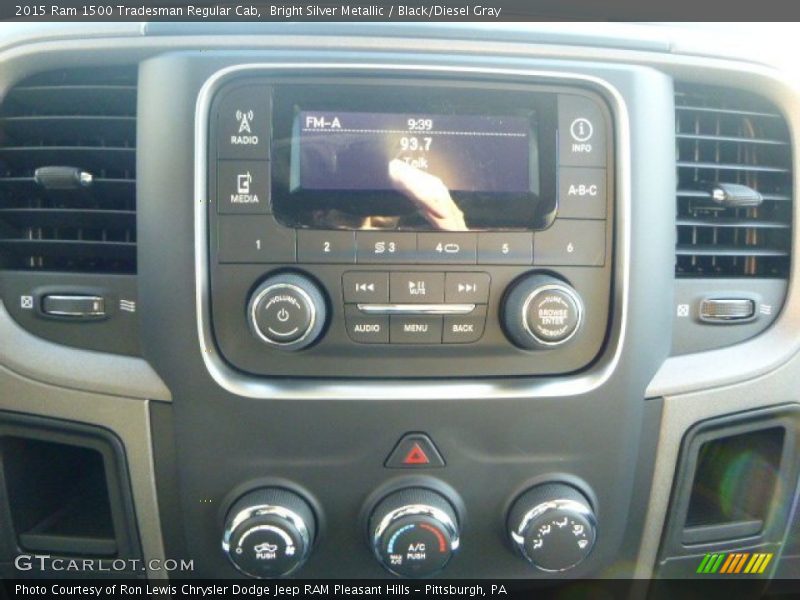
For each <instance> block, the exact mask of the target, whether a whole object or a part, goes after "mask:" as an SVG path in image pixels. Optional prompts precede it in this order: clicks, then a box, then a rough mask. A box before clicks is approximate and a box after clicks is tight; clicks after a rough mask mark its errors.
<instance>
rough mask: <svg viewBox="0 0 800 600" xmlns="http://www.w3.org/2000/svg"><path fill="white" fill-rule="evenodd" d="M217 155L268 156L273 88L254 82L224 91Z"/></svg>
mask: <svg viewBox="0 0 800 600" xmlns="http://www.w3.org/2000/svg"><path fill="white" fill-rule="evenodd" d="M217 119H218V120H217V156H218V158H239V159H242V158H243V159H248V158H249V159H257V160H268V159H269V119H270V91H269V88H268V87H265V86H260V85H251V86H247V87H240V88H236V89H234V90H231V91H229V92H228V93H226V94H225V97H224V98H223V99H222V102H220V104H219V110H218V111H217Z"/></svg>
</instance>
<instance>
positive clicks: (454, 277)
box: [444, 273, 490, 304]
mask: <svg viewBox="0 0 800 600" xmlns="http://www.w3.org/2000/svg"><path fill="white" fill-rule="evenodd" d="M489 281H490V279H489V274H488V273H447V274H446V276H445V284H444V301H445V302H454V303H457V304H458V303H468V304H486V303H487V302H488V301H489Z"/></svg>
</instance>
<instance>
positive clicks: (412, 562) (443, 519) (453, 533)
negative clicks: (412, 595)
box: [369, 488, 459, 577]
mask: <svg viewBox="0 0 800 600" xmlns="http://www.w3.org/2000/svg"><path fill="white" fill-rule="evenodd" d="M369 528H370V534H371V542H372V550H373V552H375V556H376V557H377V558H378V560H379V561H380V562H381V564H382V565H383V566H384V567H386V569H388V570H389V571H390V572H392V573H394V574H395V575H400V576H402V577H426V576H428V575H433V574H434V573H438V572H439V571H441V570H442V569H443V568H444V567H445V566H446V565H447V563H448V562H449V561H450V558H451V557H452V556H453V554H454V553H455V552H456V550H458V545H459V539H458V538H459V530H458V518H457V517H456V513H455V510H453V507H452V505H451V504H450V503H449V502H448V501H447V500H446V499H445V498H444V497H443V496H441V495H440V494H438V493H436V492H433V491H431V490H428V489H425V488H408V489H404V490H401V491H398V492H394V493H393V494H390V495H389V496H387V497H386V498H384V499H383V500H382V501H381V502H380V503H379V504H378V506H376V507H375V510H374V511H373V513H372V516H371V517H370V521H369Z"/></svg>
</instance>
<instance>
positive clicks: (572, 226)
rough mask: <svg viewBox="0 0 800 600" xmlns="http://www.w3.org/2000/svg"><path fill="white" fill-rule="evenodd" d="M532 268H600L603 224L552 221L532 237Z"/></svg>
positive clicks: (603, 258)
mask: <svg viewBox="0 0 800 600" xmlns="http://www.w3.org/2000/svg"><path fill="white" fill-rule="evenodd" d="M534 243H535V247H536V251H535V252H534V257H533V262H534V264H536V265H562V266H582V267H602V266H603V265H604V264H605V260H606V222H605V221H581V220H577V219H556V220H555V222H554V223H553V225H551V226H550V228H549V229H545V230H544V231H537V232H536V235H535V237H534Z"/></svg>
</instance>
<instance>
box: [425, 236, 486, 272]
mask: <svg viewBox="0 0 800 600" xmlns="http://www.w3.org/2000/svg"><path fill="white" fill-rule="evenodd" d="M477 251H478V239H477V234H475V233H419V234H417V253H418V255H419V261H418V262H422V263H434V264H451V265H474V264H475V262H476V260H477V258H476V257H477Z"/></svg>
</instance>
